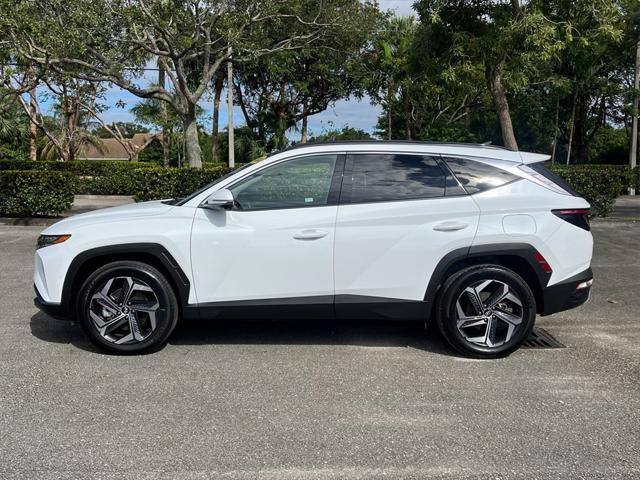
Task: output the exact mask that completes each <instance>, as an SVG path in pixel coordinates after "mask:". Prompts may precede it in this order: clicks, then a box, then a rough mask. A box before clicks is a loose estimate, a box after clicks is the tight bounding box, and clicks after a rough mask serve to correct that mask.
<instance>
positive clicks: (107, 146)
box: [78, 133, 157, 160]
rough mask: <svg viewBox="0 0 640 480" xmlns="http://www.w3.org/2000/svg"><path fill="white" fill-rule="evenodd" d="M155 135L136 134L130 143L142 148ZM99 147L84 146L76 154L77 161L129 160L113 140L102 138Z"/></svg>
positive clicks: (124, 150)
mask: <svg viewBox="0 0 640 480" xmlns="http://www.w3.org/2000/svg"><path fill="white" fill-rule="evenodd" d="M156 136H157V134H155V133H136V134H134V135H133V137H131V139H130V141H131V143H133V144H134V145H135V146H137V147H141V146H143V145H144V144H145V143H146V142H147V141H148V140H149V139H151V138H152V137H156ZM101 141H102V142H101V145H99V146H95V145H91V144H86V145H84V146H83V147H82V148H81V149H80V152H79V153H78V158H79V159H87V160H129V154H128V153H127V150H126V149H125V148H124V147H123V146H122V144H121V143H120V142H119V141H118V140H116V139H115V138H102V139H101Z"/></svg>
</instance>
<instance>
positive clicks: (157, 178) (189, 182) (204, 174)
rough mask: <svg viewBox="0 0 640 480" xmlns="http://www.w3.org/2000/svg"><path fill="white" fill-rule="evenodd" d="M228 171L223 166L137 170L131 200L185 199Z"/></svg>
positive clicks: (133, 178)
mask: <svg viewBox="0 0 640 480" xmlns="http://www.w3.org/2000/svg"><path fill="white" fill-rule="evenodd" d="M230 171H231V170H229V168H227V167H224V166H215V167H209V168H204V169H194V168H145V169H138V170H135V171H134V172H133V176H132V184H133V185H132V186H133V192H134V193H133V198H134V200H135V201H136V202H142V201H147V200H160V199H164V198H181V197H185V196H187V195H190V194H191V193H193V192H195V191H196V190H198V189H200V188H202V187H204V186H205V185H207V184H208V183H211V182H213V181H214V180H215V179H217V178H220V177H221V176H223V175H225V174H227V173H229V172H230Z"/></svg>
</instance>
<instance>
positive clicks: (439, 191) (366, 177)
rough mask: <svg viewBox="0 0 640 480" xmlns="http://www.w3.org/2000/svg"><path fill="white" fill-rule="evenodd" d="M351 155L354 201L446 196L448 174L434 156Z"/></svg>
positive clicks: (383, 200)
mask: <svg viewBox="0 0 640 480" xmlns="http://www.w3.org/2000/svg"><path fill="white" fill-rule="evenodd" d="M350 158H351V159H352V161H353V171H352V175H351V192H350V194H351V198H350V203H367V202H389V201H394V200H415V199H421V198H435V197H444V192H445V173H444V171H443V170H442V168H440V166H439V165H438V162H437V161H436V159H435V158H433V157H430V156H426V155H412V154H403V155H400V154H369V153H367V154H354V155H351V156H350ZM345 200H346V199H345ZM347 203H349V202H347Z"/></svg>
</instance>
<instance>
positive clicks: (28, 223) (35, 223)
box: [0, 217, 65, 227]
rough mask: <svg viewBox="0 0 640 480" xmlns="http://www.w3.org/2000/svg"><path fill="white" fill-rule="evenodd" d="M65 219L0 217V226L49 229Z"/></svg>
mask: <svg viewBox="0 0 640 480" xmlns="http://www.w3.org/2000/svg"><path fill="white" fill-rule="evenodd" d="M63 218H65V217H56V218H47V217H0V225H12V226H20V227H49V226H51V225H53V224H54V223H57V222H59V221H60V220H62V219H63Z"/></svg>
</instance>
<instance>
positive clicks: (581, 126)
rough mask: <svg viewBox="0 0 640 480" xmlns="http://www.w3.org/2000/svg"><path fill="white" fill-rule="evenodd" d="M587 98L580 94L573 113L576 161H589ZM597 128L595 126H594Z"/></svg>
mask: <svg viewBox="0 0 640 480" xmlns="http://www.w3.org/2000/svg"><path fill="white" fill-rule="evenodd" d="M588 101H589V98H588V97H586V96H585V95H581V96H580V97H579V98H578V103H577V105H576V114H575V120H574V124H575V128H574V133H573V138H574V143H575V145H576V154H577V158H576V163H589V143H590V142H589V135H588V126H587V122H588V119H587V115H588V110H589V106H588V104H587V102H588ZM595 128H597V127H595Z"/></svg>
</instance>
